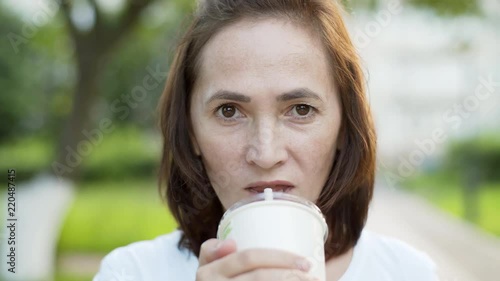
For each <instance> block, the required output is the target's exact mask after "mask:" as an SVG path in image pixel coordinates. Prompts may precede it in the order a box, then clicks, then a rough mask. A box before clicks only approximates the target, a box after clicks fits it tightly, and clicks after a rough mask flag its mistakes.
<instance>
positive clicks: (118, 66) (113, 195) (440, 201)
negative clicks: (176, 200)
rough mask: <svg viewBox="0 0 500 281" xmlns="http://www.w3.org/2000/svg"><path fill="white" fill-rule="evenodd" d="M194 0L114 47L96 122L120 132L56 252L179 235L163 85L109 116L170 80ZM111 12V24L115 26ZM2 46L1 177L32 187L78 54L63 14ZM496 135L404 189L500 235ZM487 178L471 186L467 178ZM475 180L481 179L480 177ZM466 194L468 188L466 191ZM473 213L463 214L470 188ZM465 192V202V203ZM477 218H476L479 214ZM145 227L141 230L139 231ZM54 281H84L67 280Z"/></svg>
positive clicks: (46, 160)
mask: <svg viewBox="0 0 500 281" xmlns="http://www.w3.org/2000/svg"><path fill="white" fill-rule="evenodd" d="M342 2H343V3H344V4H345V5H346V6H347V9H348V10H349V11H355V10H363V9H368V10H376V9H377V7H379V6H380V5H381V3H382V1H377V0H357V1H355V0H343V1H342ZM409 3H410V4H412V5H414V6H415V7H419V8H424V9H430V10H433V11H434V12H435V13H436V14H439V15H443V16H455V17H457V16H462V15H477V16H480V12H479V6H478V1H468V0H441V1H431V0H409ZM194 7H195V3H194V1H191V0H175V1H152V3H151V4H150V5H149V6H148V7H147V8H146V9H145V10H144V11H143V13H142V14H141V17H140V18H139V20H138V22H137V24H136V25H135V26H133V28H132V29H131V31H130V33H129V34H128V35H127V36H126V37H125V38H124V39H123V40H122V42H121V43H120V44H119V45H118V46H117V47H115V48H113V50H112V52H111V55H110V57H109V58H108V59H107V61H106V64H105V65H104V66H103V69H102V71H101V72H100V76H99V83H98V93H99V95H98V98H97V100H96V102H95V104H94V105H93V106H92V108H91V114H90V116H91V120H90V124H91V125H92V126H96V124H97V122H98V121H99V120H102V119H103V118H110V119H111V120H112V123H113V125H114V130H113V131H112V132H111V133H109V134H107V135H106V136H105V137H104V138H103V140H102V143H100V144H99V145H97V146H95V147H93V152H92V153H91V154H90V155H89V156H88V157H84V159H83V162H82V167H81V177H80V179H79V181H78V182H77V186H78V187H79V191H78V196H77V198H76V201H75V202H74V204H73V206H72V208H71V210H70V212H69V214H68V215H67V218H66V222H65V224H64V227H63V231H62V234H61V237H60V242H59V246H58V251H59V253H60V254H64V253H75V252H76V253H82V252H93V253H100V254H104V253H107V252H109V251H110V250H112V249H114V248H116V247H119V246H122V245H126V244H129V243H131V242H133V241H138V240H145V239H151V238H154V237H156V236H158V235H160V234H164V233H168V232H170V231H172V230H173V229H175V227H176V223H175V222H174V221H173V219H172V217H171V216H170V215H169V214H168V212H167V210H166V208H165V207H164V206H163V205H162V204H161V202H160V200H159V196H158V194H157V191H156V175H157V172H158V171H157V169H158V163H159V160H160V151H161V150H160V149H161V139H160V137H159V134H158V131H157V128H156V122H157V119H156V118H157V116H156V106H157V101H158V98H159V96H160V94H161V92H162V90H163V84H161V83H160V86H158V87H156V88H154V89H152V90H150V91H148V95H147V98H146V99H145V100H144V101H143V102H141V103H138V105H137V107H134V108H132V107H131V108H129V109H130V114H126V116H125V118H123V114H120V112H117V111H113V110H110V108H111V106H112V104H113V102H116V101H121V100H122V96H123V95H124V94H129V93H130V92H131V90H132V89H133V88H134V87H135V86H137V85H141V84H142V83H143V79H144V77H145V76H146V75H147V74H148V67H150V68H153V69H154V68H156V67H158V66H159V68H160V69H161V70H162V71H164V72H166V71H167V69H168V66H169V64H170V60H171V54H172V51H173V49H174V47H175V44H176V43H177V40H178V38H179V36H180V34H181V31H182V28H183V27H184V25H183V24H185V22H186V19H187V15H188V13H189V12H190V11H191V10H192V9H193V8H194ZM115 18H116V17H115V16H114V14H113V13H110V14H106V20H107V21H111V22H113V20H115ZM23 24H25V22H24V20H23V19H22V16H20V15H19V14H18V13H16V12H14V11H13V10H12V9H10V8H8V7H7V5H6V2H5V1H0V33H1V34H2V35H4V34H9V33H11V32H12V31H13V30H17V31H20V27H21V26H23ZM2 43H3V45H2V47H1V48H0V89H2V90H1V94H0V120H1V121H0V159H2V161H1V162H0V170H6V169H10V168H12V167H14V168H16V169H17V170H18V178H19V180H22V181H26V180H29V179H30V178H32V177H34V176H35V175H37V174H39V173H42V172H46V171H47V170H48V169H50V165H51V163H52V162H53V161H54V159H55V154H56V150H57V149H58V145H59V144H58V143H59V139H60V137H61V134H62V130H63V127H64V122H65V121H66V120H67V118H68V116H69V114H70V112H71V108H72V104H73V102H74V100H73V95H72V93H73V88H74V85H75V83H76V82H77V81H76V79H77V73H76V68H75V52H76V49H75V47H74V46H73V42H72V41H71V40H70V38H69V35H68V27H67V25H66V24H65V21H64V18H63V15H62V13H61V12H58V13H57V14H56V16H55V17H54V18H53V19H51V20H50V21H49V22H48V23H47V24H45V25H43V26H41V27H39V28H38V30H37V31H36V34H35V35H34V36H33V37H32V38H29V40H28V42H27V43H23V44H21V45H19V46H18V47H17V48H19V50H18V51H15V49H16V47H14V46H12V45H11V44H10V43H9V41H8V40H3V41H2ZM499 138H500V135H499V134H490V133H488V134H485V135H477V136H473V137H471V138H468V139H464V140H456V141H454V142H451V143H449V144H448V149H447V150H446V153H445V155H444V156H443V158H442V159H441V161H440V162H439V165H438V166H437V167H435V168H434V169H432V170H430V171H427V172H422V173H419V174H417V175H416V176H415V177H412V178H411V179H408V180H406V181H405V182H404V183H402V184H403V185H404V186H405V187H406V188H407V189H409V190H412V191H414V192H417V193H419V194H421V195H423V196H425V197H427V198H428V199H429V200H431V201H432V202H434V203H435V204H437V205H438V206H440V207H441V208H443V209H444V210H446V211H448V212H450V213H452V214H454V215H455V216H457V217H465V218H468V219H470V220H471V221H474V222H476V223H477V224H478V225H479V226H481V227H483V228H484V229H485V230H487V231H490V232H491V233H493V234H496V235H500V221H498V219H497V213H498V206H499V202H500V173H499V172H498V171H500V139H499ZM470 170H478V171H481V173H480V176H479V177H477V178H474V179H470V178H469V177H465V178H464V175H468V174H469V173H468V171H470ZM474 175H477V173H474ZM464 186H465V187H464ZM470 186H472V187H473V188H472V189H473V190H480V193H479V192H476V193H473V194H475V195H473V196H472V197H474V198H475V199H474V202H473V203H472V204H473V205H477V206H478V207H477V208H476V210H472V211H471V210H469V211H467V207H465V206H466V205H467V204H470V203H467V199H464V198H469V197H471V196H469V195H470V194H471V193H468V192H469V191H468V190H471V188H470ZM464 194H466V196H465V197H464ZM478 214H479V215H478ZM137 226H140V227H137ZM61 270H62V271H61V272H59V273H58V274H59V275H58V280H88V279H89V276H85V277H82V278H79V277H75V276H71V274H67V273H65V272H63V271H64V269H61Z"/></svg>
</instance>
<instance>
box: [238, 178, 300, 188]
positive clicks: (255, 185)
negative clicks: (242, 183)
mask: <svg viewBox="0 0 500 281" xmlns="http://www.w3.org/2000/svg"><path fill="white" fill-rule="evenodd" d="M277 186H291V187H294V186H295V185H294V184H293V183H291V182H289V181H285V180H275V181H258V182H253V183H251V184H249V185H247V186H246V187H245V189H248V188H259V189H262V190H264V189H263V188H265V187H271V188H273V187H277Z"/></svg>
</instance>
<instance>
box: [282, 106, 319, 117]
mask: <svg viewBox="0 0 500 281" xmlns="http://www.w3.org/2000/svg"><path fill="white" fill-rule="evenodd" d="M314 111H315V108H314V107H312V106H310V105H308V104H297V105H294V106H293V107H292V109H291V110H290V114H287V115H291V116H293V118H296V119H307V118H310V117H312V116H313V115H314Z"/></svg>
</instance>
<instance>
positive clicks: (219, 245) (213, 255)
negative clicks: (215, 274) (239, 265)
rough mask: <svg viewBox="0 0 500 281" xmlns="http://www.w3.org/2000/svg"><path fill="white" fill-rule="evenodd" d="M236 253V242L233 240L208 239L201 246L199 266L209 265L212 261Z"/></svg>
mask: <svg viewBox="0 0 500 281" xmlns="http://www.w3.org/2000/svg"><path fill="white" fill-rule="evenodd" d="M233 252H236V242H235V241H234V240H231V239H228V240H219V239H215V238H212V239H208V240H207V241H205V242H203V244H201V248H200V258H199V259H198V262H199V266H203V265H205V264H208V263H211V262H213V261H214V260H217V259H220V258H223V257H225V256H227V255H229V254H231V253H233Z"/></svg>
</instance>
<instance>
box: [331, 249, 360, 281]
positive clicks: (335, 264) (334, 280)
mask: <svg viewBox="0 0 500 281" xmlns="http://www.w3.org/2000/svg"><path fill="white" fill-rule="evenodd" d="M353 252H354V248H350V249H349V250H348V251H347V252H345V253H344V254H342V255H340V256H338V257H334V258H330V259H329V260H328V261H326V281H338V280H340V278H341V277H342V275H344V273H345V272H346V271H347V268H348V267H349V265H350V264H351V260H352V255H353Z"/></svg>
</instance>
